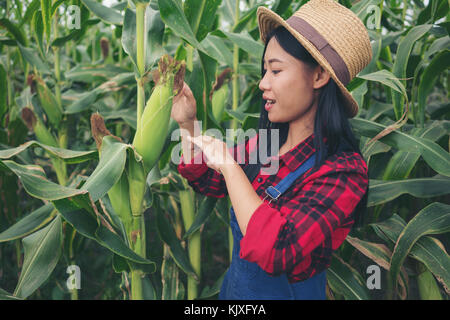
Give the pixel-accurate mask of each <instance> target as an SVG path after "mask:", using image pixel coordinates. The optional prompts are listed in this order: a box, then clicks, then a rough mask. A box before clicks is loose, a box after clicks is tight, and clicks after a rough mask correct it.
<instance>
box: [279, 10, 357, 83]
mask: <svg viewBox="0 0 450 320" xmlns="http://www.w3.org/2000/svg"><path fill="white" fill-rule="evenodd" d="M286 22H287V23H288V24H289V25H290V26H291V27H292V28H294V29H295V30H296V31H297V32H298V33H300V34H301V35H302V36H303V37H305V38H306V39H307V40H309V42H311V43H312V44H313V45H314V46H315V47H316V48H317V50H319V52H320V53H321V54H322V56H323V57H324V58H325V59H326V60H327V61H328V63H329V64H330V65H331V67H332V68H333V70H334V72H335V73H336V76H337V77H338V79H339V80H340V81H341V82H342V83H343V84H344V86H345V85H347V84H348V83H349V82H350V73H349V72H348V68H347V65H346V64H345V62H344V60H342V58H341V56H340V55H339V54H338V53H337V52H336V50H334V49H333V48H332V47H331V45H330V44H329V43H328V41H327V40H326V39H325V38H324V37H322V35H321V34H320V33H319V32H317V30H316V29H314V28H313V27H312V26H311V25H310V24H309V23H308V22H306V21H305V20H303V19H302V18H300V17H297V16H291V17H290V18H289V19H287V20H286Z"/></svg>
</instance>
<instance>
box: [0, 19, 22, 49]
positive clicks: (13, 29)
mask: <svg viewBox="0 0 450 320" xmlns="http://www.w3.org/2000/svg"><path fill="white" fill-rule="evenodd" d="M0 28H3V29H6V30H7V31H8V32H9V33H10V34H11V35H12V36H13V37H14V39H15V40H16V41H17V42H18V43H19V44H21V45H22V46H27V39H26V37H25V35H24V33H23V31H22V29H20V28H19V27H18V26H16V25H15V24H14V23H12V22H11V21H10V20H8V19H6V18H2V19H0Z"/></svg>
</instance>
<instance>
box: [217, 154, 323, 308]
mask: <svg viewBox="0 0 450 320" xmlns="http://www.w3.org/2000/svg"><path fill="white" fill-rule="evenodd" d="M314 160H315V155H314V154H313V155H312V156H311V157H310V158H309V159H308V160H307V161H306V162H305V163H304V164H303V165H301V166H300V167H299V168H298V169H297V170H295V171H294V172H291V173H290V174H289V175H288V176H286V177H285V178H283V179H282V180H281V181H280V183H279V184H278V185H277V186H276V187H272V186H270V187H268V188H267V189H266V194H267V196H270V197H271V198H272V200H276V199H277V198H278V197H279V196H280V195H281V194H282V193H283V192H285V191H286V190H287V189H288V188H289V187H290V186H291V184H292V183H293V182H294V181H295V180H296V179H297V178H298V177H299V176H301V175H302V174H303V173H304V172H306V171H307V170H308V169H310V168H311V167H312V166H313V164H314ZM267 196H266V198H267ZM272 200H270V201H272ZM230 216H231V219H230V227H231V231H232V233H233V239H234V241H233V254H232V260H231V265H230V268H229V269H228V271H227V273H226V275H225V277H224V280H223V283H222V288H221V290H220V293H219V299H221V300H238V299H242V300H325V299H326V295H325V286H326V281H327V279H326V271H323V272H321V273H319V274H316V275H314V276H313V277H311V278H309V279H307V280H305V281H301V282H296V283H292V284H290V283H289V282H288V278H287V276H286V274H283V275H281V276H277V277H272V276H270V275H268V274H267V273H266V272H265V271H264V270H263V269H262V268H261V267H260V266H258V265H257V264H256V263H253V262H249V261H247V260H244V259H241V258H240V257H239V252H240V241H241V239H242V237H243V236H242V233H241V230H240V228H239V225H238V222H237V220H236V216H235V213H234V210H233V208H231V211H230Z"/></svg>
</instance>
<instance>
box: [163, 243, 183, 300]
mask: <svg viewBox="0 0 450 320" xmlns="http://www.w3.org/2000/svg"><path fill="white" fill-rule="evenodd" d="M161 277H162V281H163V283H164V285H163V288H162V294H161V295H162V296H161V299H162V300H183V299H184V298H185V289H184V285H183V282H182V281H181V280H180V272H179V269H178V267H177V264H176V263H175V261H174V260H173V258H172V257H171V256H170V253H169V247H168V245H166V244H164V259H163V262H162V265H161Z"/></svg>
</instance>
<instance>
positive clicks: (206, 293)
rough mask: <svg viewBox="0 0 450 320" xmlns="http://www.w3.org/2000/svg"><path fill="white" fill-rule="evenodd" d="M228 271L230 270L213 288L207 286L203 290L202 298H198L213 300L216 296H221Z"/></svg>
mask: <svg viewBox="0 0 450 320" xmlns="http://www.w3.org/2000/svg"><path fill="white" fill-rule="evenodd" d="M227 271H228V270H226V271H225V272H224V273H223V274H222V275H221V276H220V277H219V279H217V281H216V282H215V283H214V284H213V285H212V286H205V287H204V288H203V290H202V293H201V294H200V297H198V300H202V299H207V298H211V297H213V296H215V295H216V294H219V292H220V289H221V288H222V283H223V280H224V278H225V275H226V274H227Z"/></svg>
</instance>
